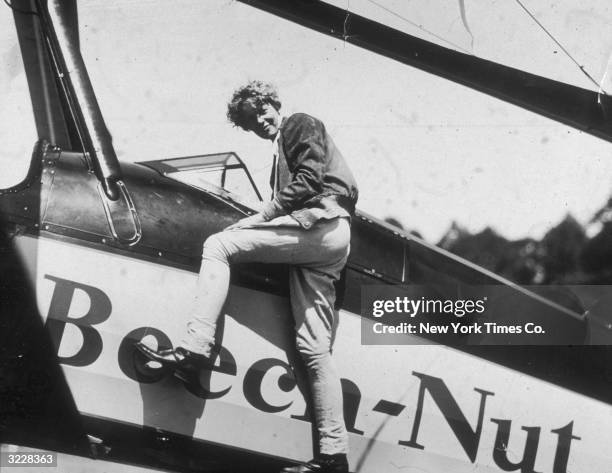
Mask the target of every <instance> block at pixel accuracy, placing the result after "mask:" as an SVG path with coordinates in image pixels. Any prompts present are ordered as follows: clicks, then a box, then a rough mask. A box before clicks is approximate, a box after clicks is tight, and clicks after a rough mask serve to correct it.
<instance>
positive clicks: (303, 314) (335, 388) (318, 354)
mask: <svg viewBox="0 0 612 473" xmlns="http://www.w3.org/2000/svg"><path fill="white" fill-rule="evenodd" d="M349 248H350V225H349V220H348V218H345V217H336V218H333V219H329V220H327V219H321V220H318V221H317V222H316V223H315V224H314V225H313V226H312V228H310V229H308V230H306V229H304V228H302V227H301V226H300V225H299V224H298V223H297V222H296V221H295V220H294V219H293V218H291V217H290V216H282V217H278V218H276V219H274V220H271V221H270V222H265V223H262V224H258V225H256V226H252V227H248V228H240V229H236V230H228V231H224V232H220V233H216V234H214V235H211V236H210V237H209V238H208V239H207V240H206V242H205V243H204V250H203V254H202V266H201V268H200V274H199V277H198V289H197V293H196V296H195V298H194V302H193V307H192V314H191V315H192V318H191V320H190V321H189V322H188V323H187V334H186V336H185V338H184V340H183V341H182V342H181V346H182V347H183V348H185V349H187V350H190V351H193V352H195V353H200V354H203V355H206V356H210V354H211V349H212V347H213V345H214V337H215V331H216V327H217V320H218V319H219V316H220V314H221V310H222V308H223V305H224V303H225V299H226V297H227V293H228V290H229V281H230V267H229V265H230V264H231V263H285V264H288V265H290V281H289V287H290V298H291V309H292V313H293V318H294V321H295V334H296V347H297V350H298V352H299V353H300V355H301V357H302V359H303V360H304V363H305V365H306V369H307V373H308V378H309V382H310V387H311V392H312V406H313V414H314V417H315V423H316V428H317V431H318V436H319V448H320V453H324V454H330V455H331V454H335V453H347V451H348V435H347V432H346V427H345V424H344V418H343V408H342V388H341V385H340V378H339V376H338V374H337V372H336V368H335V366H334V362H333V359H332V356H331V349H332V343H333V338H334V334H335V330H336V327H337V323H338V313H337V312H336V311H335V310H334V303H335V300H336V293H335V288H334V282H335V281H337V280H338V279H339V278H340V273H341V271H342V269H343V268H344V265H345V264H346V260H347V258H348V253H349Z"/></svg>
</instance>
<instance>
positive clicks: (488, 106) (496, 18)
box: [0, 0, 612, 242]
mask: <svg viewBox="0 0 612 473" xmlns="http://www.w3.org/2000/svg"><path fill="white" fill-rule="evenodd" d="M329 3H333V4H335V5H336V6H340V7H342V8H349V9H350V10H351V11H354V12H356V13H359V14H362V15H365V16H369V17H371V18H374V19H376V20H377V21H380V22H384V23H386V24H389V25H390V26H392V27H394V28H398V29H402V30H403V31H405V32H407V33H410V34H414V35H418V36H420V37H422V38H424V39H427V40H430V41H434V42H437V43H439V44H441V45H442V46H445V47H451V48H453V49H456V50H458V51H462V52H466V53H469V54H475V55H477V56H479V57H483V58H486V59H489V60H493V61H496V62H501V63H504V64H508V65H511V66H512V67H518V68H521V69H523V70H527V71H529V72H532V73H536V74H539V75H543V76H546V77H550V78H553V79H555V80H562V81H564V82H567V83H570V84H573V85H576V86H579V87H583V88H587V89H591V90H598V88H599V87H598V86H599V84H600V83H601V84H602V85H603V87H604V90H605V88H606V84H607V82H608V81H609V79H610V78H609V77H608V76H607V72H608V70H610V65H609V64H608V57H609V56H610V55H611V54H610V53H612V34H611V33H612V31H610V30H611V28H612V11H611V7H609V6H608V5H607V4H606V2H605V1H600V0H593V1H589V2H580V6H579V7H577V6H575V5H576V2H570V1H569V0H568V1H560V2H552V3H551V8H544V7H543V6H542V5H543V2H538V1H535V0H530V1H526V0H525V1H523V2H522V4H523V5H525V6H526V7H527V8H528V9H529V10H530V12H531V13H532V14H533V15H535V16H536V18H538V20H539V21H540V22H541V23H542V24H543V25H544V26H546V28H547V30H548V31H549V32H551V34H553V35H554V36H555V37H556V38H557V39H558V41H560V43H561V44H562V45H563V47H564V48H565V49H566V50H567V51H568V52H569V53H570V54H571V56H572V57H573V58H574V60H577V61H578V63H579V64H581V65H583V67H584V69H585V70H586V71H588V72H589V73H590V75H591V76H592V77H593V78H594V79H595V83H593V82H592V81H591V80H590V79H588V78H587V77H586V76H585V75H584V74H583V73H582V71H581V70H580V68H579V67H578V66H577V65H576V64H575V63H574V62H573V60H572V59H570V58H569V57H568V55H566V54H565V53H563V51H562V50H561V49H560V48H559V45H558V44H557V43H555V42H554V41H553V40H552V39H551V38H550V37H549V36H548V35H547V34H546V33H545V32H544V31H543V29H542V28H541V27H539V26H538V25H537V24H536V23H535V22H534V20H533V19H532V18H530V17H529V16H528V14H527V13H526V12H525V11H524V10H523V9H522V8H521V6H520V4H518V3H517V2H514V1H511V0H504V1H501V0H500V1H490V2H484V3H483V2H476V1H469V0H468V1H465V2H459V1H457V2H450V1H444V2H443V1H441V0H439V1H429V2H427V1H424V0H411V1H410V2H405V1H399V0H396V1H393V0H377V1H376V2H374V1H372V0H350V1H346V0H345V1H340V0H338V1H330V2H329ZM461 3H463V4H464V5H465V9H464V10H463V12H462V11H461V8H460V5H461ZM380 5H382V7H381V6H380ZM9 13H10V12H8V8H5V9H4V10H0V42H1V43H0V57H2V58H3V61H4V64H5V65H7V66H8V67H5V68H4V69H2V70H0V91H2V92H0V93H1V94H2V95H1V97H2V99H1V100H2V101H1V102H0V104H1V105H2V106H1V107H0V120H1V121H2V123H3V124H4V125H5V126H4V127H3V128H2V131H0V135H1V136H0V138H1V139H2V140H3V142H4V143H6V147H5V149H4V151H3V152H2V153H1V154H0V165H1V166H2V167H3V169H6V170H7V172H6V173H4V176H3V177H2V179H0V186H1V185H3V182H4V181H7V180H8V181H10V179H13V180H14V179H16V177H17V176H18V175H19V174H20V173H24V170H23V166H21V167H20V166H16V165H15V164H14V163H16V162H17V161H18V160H15V156H24V157H27V158H29V154H30V152H31V149H32V146H33V144H34V141H35V131H34V128H33V125H32V120H31V107H30V105H29V103H28V97H27V86H26V85H25V79H24V77H23V68H22V67H20V63H19V60H20V59H19V55H18V48H17V46H16V40H15V34H14V28H12V26H11V18H10V14H9ZM462 13H463V15H462ZM79 15H80V34H81V49H82V53H83V56H84V59H85V62H86V65H87V67H88V69H89V74H90V77H91V80H92V83H93V85H94V90H95V91H96V94H97V97H98V101H99V103H100V106H101V109H102V112H103V115H104V117H105V120H106V122H107V125H108V127H109V129H110V131H111V133H112V135H113V139H114V144H115V147H116V151H117V154H118V157H119V159H120V160H122V161H136V162H137V161H144V160H152V159H162V158H169V157H178V156H187V155H194V154H208V153H215V152H222V151H229V150H233V151H235V152H237V153H238V155H239V156H240V157H241V158H242V159H243V160H244V161H245V162H246V163H247V165H248V166H249V168H250V169H251V171H252V173H253V174H254V178H255V180H256V182H257V183H258V186H259V187H260V189H262V190H263V194H264V195H268V188H267V182H268V176H269V169H270V164H271V148H270V146H271V145H270V143H269V142H265V141H262V140H260V139H258V138H256V137H255V135H253V134H249V133H245V132H243V131H241V130H238V129H235V128H233V127H232V126H231V125H230V124H229V123H228V122H227V120H226V118H225V110H226V103H227V100H228V98H229V96H230V95H231V93H232V91H233V90H234V89H235V88H236V87H237V86H239V85H241V84H243V83H244V82H245V81H247V80H250V79H261V80H266V81H271V82H273V83H275V84H276V85H277V86H278V89H279V93H280V96H281V99H282V102H283V108H282V111H283V113H284V114H286V115H289V114H291V113H294V112H297V111H299V112H306V113H310V114H312V115H314V116H316V117H318V118H320V119H322V120H323V121H324V123H325V125H326V127H327V129H328V130H329V132H330V134H331V135H332V136H333V138H334V141H335V142H336V144H337V145H338V147H339V148H340V150H341V151H342V153H343V154H344V156H345V158H346V159H347V161H348V163H349V165H350V166H351V168H352V169H353V171H354V174H355V176H356V178H357V180H358V182H359V185H360V191H361V192H360V201H359V203H358V207H359V208H360V209H362V210H364V211H366V212H368V213H370V214H373V215H374V216H376V217H379V218H386V217H394V218H396V219H397V220H399V221H400V222H401V223H402V224H404V225H405V227H407V228H409V229H416V230H418V231H419V232H420V233H421V234H422V235H423V236H424V237H425V238H426V239H427V240H429V241H432V242H437V241H438V240H439V239H440V237H441V236H442V235H443V234H444V233H445V232H446V231H447V229H448V228H449V226H450V225H451V223H452V222H453V221H456V222H458V223H459V224H460V225H462V226H464V227H465V228H467V229H468V230H470V231H472V232H477V231H481V230H482V229H484V228H485V227H487V226H490V227H492V228H494V229H495V230H496V231H497V232H498V233H500V234H502V235H504V236H506V237H508V238H522V237H527V236H530V237H535V238H539V237H541V236H542V235H543V234H544V233H545V232H546V231H547V230H548V229H549V228H550V227H551V226H553V225H555V224H556V223H558V222H559V221H560V220H561V219H562V218H563V217H564V216H565V215H566V214H567V213H571V214H572V215H574V216H575V217H576V218H578V220H579V221H581V222H582V223H586V222H587V221H588V220H589V218H590V217H591V216H592V215H593V214H594V213H595V212H596V211H597V210H598V209H599V208H600V207H601V206H602V205H603V204H604V203H605V202H606V201H607V199H608V197H609V196H610V193H611V190H612V153H611V148H610V146H611V144H610V143H607V142H605V141H602V140H600V139H598V138H595V137H592V136H589V135H587V134H584V133H582V132H579V131H577V130H575V129H573V128H571V127H567V126H565V125H562V124H559V123H557V122H555V121H552V120H549V119H547V118H544V117H541V116H539V115H537V114H534V113H531V112H528V111H526V110H523V109H521V108H520V107H517V106H514V105H510V104H508V103H505V102H503V101H500V100H497V99H494V98H491V97H488V96H485V95H484V94H481V93H479V92H476V91H473V90H471V89H469V88H466V87H464V86H460V85H457V84H455V83H453V82H450V81H448V80H445V79H442V78H439V77H437V76H434V75H431V74H428V73H425V72H422V71H419V70H417V69H414V68H411V67H409V66H406V65H403V64H399V63H397V62H394V61H392V60H390V59H387V58H384V57H382V56H378V55H376V54H373V53H371V52H368V51H365V50H362V49H360V48H358V47H356V46H352V45H350V44H348V43H344V42H342V41H339V40H337V39H334V38H331V37H327V36H324V35H321V34H319V33H316V32H313V31H310V30H308V29H306V28H304V27H301V26H298V25H295V24H293V23H291V22H288V21H286V20H282V19H280V18H277V17H275V16H273V15H270V14H267V13H264V12H261V11H259V10H257V9H254V8H252V7H249V6H247V5H244V4H242V3H239V2H236V1H232V0H210V1H207V2H201V1H196V0H180V1H175V2H167V1H164V2H160V1H158V0H132V1H129V2H127V1H118V0H106V1H102V0H81V1H79ZM466 25H467V26H466ZM610 89H612V87H610ZM28 114H29V115H28ZM26 161H27V159H25V160H23V161H22V162H23V163H25V162H26ZM4 185H6V184H4Z"/></svg>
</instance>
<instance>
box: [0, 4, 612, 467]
mask: <svg viewBox="0 0 612 473" xmlns="http://www.w3.org/2000/svg"><path fill="white" fill-rule="evenodd" d="M244 3H246V4H248V5H251V6H254V7H257V8H260V9H263V10H265V11H268V12H270V13H272V14H274V15H277V16H280V17H283V18H286V19H290V20H291V21H296V22H298V23H299V24H301V25H304V26H307V27H310V28H313V29H315V30H316V31H320V32H324V33H326V34H331V35H333V36H337V37H339V38H340V39H342V40H343V41H353V42H355V44H358V45H359V46H362V47H365V48H367V49H370V50H372V51H375V52H376V53H379V54H384V55H386V56H388V57H391V58H393V59H395V60H399V61H400V62H405V63H407V64H409V65H411V66H414V67H420V68H423V69H425V70H427V71H429V72H432V73H434V74H436V75H441V76H443V77H448V78H450V79H452V80H456V81H459V82H460V83H462V84H464V85H467V86H469V87H472V88H475V89H477V90H479V91H482V92H484V93H487V94H492V95H493V96H495V97H498V98H501V99H503V100H506V101H510V102H512V103H515V104H519V105H520V106H522V107H524V108H527V109H529V110H533V111H536V112H537V113H540V114H544V115H546V116H550V117H552V118H554V119H555V120H558V121H561V122H563V123H566V124H569V125H571V126H574V127H576V128H579V129H582V130H584V131H586V132H588V133H591V134H594V135H595V136H598V137H601V138H603V139H606V140H610V137H611V135H610V133H611V131H610V130H611V129H610V127H609V120H608V119H607V118H606V115H605V114H604V113H603V112H602V108H601V107H598V106H597V105H595V104H596V103H597V101H596V100H591V99H593V98H594V96H595V94H594V93H592V92H589V91H585V90H583V89H579V88H577V87H573V86H569V85H566V84H560V83H556V82H554V81H552V80H550V79H545V78H542V77H538V76H534V75H529V74H526V73H524V72H518V71H514V70H511V69H510V68H507V67H505V66H500V65H497V64H494V63H490V62H487V61H484V60H481V59H478V58H473V57H470V58H467V57H465V56H462V55H459V54H457V53H456V52H452V51H448V50H447V49H445V48H443V47H440V46H437V45H434V44H431V43H428V42H425V41H423V40H420V39H417V38H413V37H410V36H409V35H407V34H405V33H401V32H398V31H396V30H392V29H390V28H388V27H386V26H384V25H381V24H379V23H376V22H374V21H372V20H368V19H366V18H363V17H359V16H358V15H352V17H351V28H353V35H352V36H351V37H346V35H343V34H342V32H343V29H342V26H343V25H344V24H345V21H346V12H345V11H344V10H342V9H340V8H337V7H334V6H332V5H329V4H325V3H323V2H282V1H272V0H257V1H254V0H250V1H245V2H244ZM11 5H12V8H14V18H15V24H16V27H17V33H18V36H19V41H20V47H21V52H22V56H23V60H24V65H25V69H26V73H27V76H28V82H29V85H30V91H31V95H32V103H33V108H34V111H35V119H36V126H37V132H38V137H39V139H38V141H37V142H36V144H35V145H34V150H33V153H32V157H31V162H30V167H29V170H28V174H27V176H26V177H25V179H24V180H23V181H22V182H19V183H15V185H13V186H11V187H8V188H5V189H3V190H0V228H2V232H1V238H2V240H1V244H0V251H2V258H1V259H0V265H1V266H0V267H1V269H2V274H3V275H4V277H3V281H2V289H1V292H0V300H1V301H2V302H1V306H0V307H1V312H0V315H1V318H0V320H1V322H0V323H1V324H2V325H1V326H2V331H1V333H2V344H1V346H2V348H1V350H2V351H1V352H0V353H1V359H2V361H1V365H0V366H1V368H2V372H3V376H2V379H3V381H2V385H1V386H2V389H1V390H0V396H1V398H2V407H1V408H0V409H1V411H0V413H1V414H2V416H1V417H0V429H1V430H0V432H1V435H2V437H1V438H0V440H1V442H2V443H4V444H11V445H23V446H26V447H30V448H36V449H43V450H50V451H56V452H61V453H64V454H69V455H76V456H78V457H83V458H90V459H91V458H95V459H96V460H95V461H94V462H93V463H96V462H98V463H100V462H103V464H105V465H112V464H116V463H118V464H121V465H138V466H142V467H147V468H152V469H162V470H166V471H210V472H213V471H219V472H220V471H236V472H238V471H245V472H246V471H274V470H275V469H277V468H278V465H281V464H284V462H286V461H302V460H307V459H308V458H310V457H311V456H312V445H313V441H312V437H313V432H312V428H311V425H310V422H309V420H310V417H309V412H308V403H307V401H306V399H307V395H306V393H305V392H304V387H303V386H304V384H303V381H302V379H303V373H301V370H300V364H299V361H298V360H297V359H296V354H295V352H294V349H293V341H292V339H293V337H292V326H291V315H290V310H289V304H288V291H287V284H286V277H285V275H286V269H287V268H284V267H282V266H275V265H243V266H240V267H237V268H235V269H234V272H233V275H232V288H231V291H230V296H229V298H228V301H227V303H226V306H225V309H224V312H225V317H224V322H223V324H222V327H221V329H220V330H219V334H218V337H219V344H218V355H217V359H216V363H215V366H214V367H213V368H211V369H210V370H205V371H203V373H202V376H201V378H200V383H199V384H197V385H192V384H186V383H184V382H181V381H180V380H178V379H176V378H174V377H172V376H170V375H169V374H168V373H167V372H165V371H164V370H163V369H160V368H159V367H156V366H154V365H151V364H149V363H147V362H146V360H144V359H142V358H141V357H139V355H138V353H137V352H136V351H135V350H134V344H135V343H136V342H137V341H140V340H144V341H147V342H148V343H151V344H153V345H158V346H164V347H171V346H173V344H175V343H177V341H178V340H179V339H180V335H181V330H182V328H183V327H184V324H185V322H186V314H185V311H184V307H185V306H186V302H187V301H189V299H190V297H191V296H192V294H193V290H194V288H195V281H196V278H197V271H198V268H199V263H200V256H201V247H202V243H203V241H204V240H205V238H206V237H207V236H208V235H210V234H212V233H215V232H218V231H220V230H222V229H223V228H225V227H227V226H228V225H230V224H231V223H233V222H235V221H236V220H238V219H239V218H241V217H243V216H245V215H249V214H251V213H253V212H254V210H253V207H252V206H251V205H250V204H249V202H251V201H252V200H261V193H260V191H259V190H258V189H257V186H256V185H255V183H254V180H253V178H252V176H251V174H250V171H249V169H248V168H247V166H246V165H245V164H244V162H243V160H242V158H241V157H240V156H238V155H237V154H236V153H235V152H232V151H228V150H219V152H216V153H210V154H194V155H189V156H180V157H175V156H170V157H166V158H162V159H157V160H147V161H141V162H138V163H127V162H123V163H121V164H120V163H119V161H118V159H117V157H116V153H115V150H114V147H113V142H112V138H111V136H110V133H109V131H108V129H107V127H106V125H105V122H104V119H103V116H102V112H101V110H100V107H99V105H98V103H97V100H96V95H95V92H94V90H93V86H92V84H91V81H90V80H89V78H88V74H87V70H86V67H85V64H84V61H83V59H82V57H81V54H80V51H79V45H78V32H77V18H76V16H77V14H76V2H73V1H62V0H49V1H48V2H46V4H45V2H43V1H41V0H35V1H25V0H23V1H13V2H12V4H11ZM415 50H416V51H423V52H424V53H423V54H414V51H415ZM425 52H426V53H427V54H425ZM485 71H486V74H483V72H485ZM601 100H603V101H604V103H605V104H606V106H607V105H608V103H609V99H608V97H607V96H604V97H602V98H601ZM585 101H586V103H589V104H592V108H588V107H585V105H584V103H585ZM604 109H605V107H604ZM229 148H231V146H228V149H229ZM233 189H240V193H241V194H240V195H238V194H237V193H236V192H235V191H233ZM248 193H250V194H251V196H249V195H247V194H248ZM352 228H353V230H352V232H353V237H352V241H351V247H352V251H351V257H350V259H349V263H348V265H347V269H346V275H345V277H344V281H343V284H342V286H343V287H342V288H339V291H340V293H342V294H343V296H342V308H341V310H340V319H341V321H340V328H339V330H338V334H337V339H336V342H335V348H334V350H335V357H336V360H337V364H338V367H339V371H340V373H341V374H342V385H343V391H344V404H345V420H346V423H347V428H348V430H349V432H350V443H351V454H350V464H351V469H352V471H355V472H363V473H381V472H385V473H386V472H392V471H399V470H402V469H404V470H408V469H419V470H423V471H452V472H463V471H465V472H467V471H478V472H500V471H520V472H522V473H527V472H536V471H537V472H542V473H549V472H550V473H566V472H574V471H605V470H606V468H607V467H608V465H609V464H610V460H611V456H610V453H609V449H608V448H607V440H608V439H609V438H610V434H612V423H611V422H610V420H611V415H610V403H611V402H612V398H611V396H610V392H609V389H608V386H609V384H608V383H607V381H609V380H610V378H611V377H612V372H611V371H610V366H612V364H611V363H610V361H612V352H611V351H610V349H609V346H608V344H609V343H610V341H611V339H612V334H611V333H610V328H611V326H610V324H609V321H608V320H607V319H606V317H605V315H602V312H605V310H604V311H595V310H590V311H587V310H586V309H585V307H587V306H588V307H591V305H592V304H591V305H589V304H587V303H585V300H593V299H597V298H602V297H603V296H605V288H601V289H600V290H599V291H600V292H597V294H595V295H593V294H591V293H590V292H588V291H586V290H585V289H583V288H579V287H577V288H558V289H554V288H553V289H551V288H543V289H542V290H539V291H538V290H537V289H534V288H530V289H526V288H523V287H521V286H519V285H517V284H515V283H513V282H512V281H508V280H506V279H504V278H502V277H500V276H498V275H497V274H495V273H493V272H491V271H488V270H486V269H484V268H481V267H479V266H477V265H475V264H473V263H471V262H469V261H467V260H464V259H462V258H460V257H458V256H456V255H453V254H451V253H449V252H447V251H444V250H442V249H440V248H438V247H436V246H435V245H432V244H430V243H428V242H426V241H425V240H423V239H421V238H419V237H417V236H414V235H411V234H409V233H407V232H404V231H402V230H400V229H398V228H397V227H394V226H392V225H390V224H388V223H385V222H384V221H382V220H380V219H378V218H376V217H374V216H372V215H369V214H367V213H365V212H361V211H357V213H356V215H355V217H354V218H353V222H352ZM589 290H590V291H593V288H590V289H589ZM581 291H582V292H581ZM486 294H493V295H495V296H496V301H497V302H496V303H495V304H493V302H491V304H490V306H489V307H488V310H487V311H486V316H487V319H486V320H487V321H488V322H489V323H492V324H498V325H500V326H502V325H504V326H506V325H507V324H510V323H519V324H521V325H522V326H524V327H525V326H526V325H527V324H529V323H535V324H541V325H543V326H546V327H547V329H550V330H551V331H554V333H550V334H549V335H548V337H546V336H539V335H534V334H523V336H521V337H519V338H516V337H515V335H516V334H511V335H508V334H507V333H494V334H492V335H489V334H484V335H483V334H481V333H465V334H464V335H462V336H460V337H446V336H444V334H442V335H443V336H442V337H438V336H436V334H430V333H426V332H420V333H419V334H418V335H414V334H410V333H409V334H405V333H394V334H393V335H394V336H391V337H390V336H388V333H385V334H383V335H382V336H380V337H379V336H378V335H381V334H380V333H379V332H377V330H379V331H384V330H385V327H393V326H395V324H396V323H398V324H399V325H401V323H400V322H401V321H403V320H405V318H403V317H401V316H398V315H397V314H395V316H394V317H391V318H388V319H387V318H385V319H381V320H382V322H378V319H377V318H376V316H372V314H371V313H370V312H368V310H364V305H365V306H367V304H365V303H364V300H365V301H367V302H372V301H374V300H378V299H377V298H379V297H383V298H385V299H389V300H391V299H393V298H395V297H401V298H403V297H409V298H411V299H412V300H428V299H437V300H441V299H444V300H453V301H456V300H457V299H458V298H461V297H463V298H471V299H474V298H479V297H480V298H482V297H486ZM589 297H590V298H591V299H588V298H589ZM491 299H494V297H491ZM602 300H605V299H602ZM368 307H369V306H368ZM432 317H433V316H432ZM431 320H432V319H431V317H430V318H428V319H427V322H431ZM427 322H425V323H427ZM460 322H461V323H459V322H458V323H459V325H460V326H463V327H467V326H469V325H470V324H471V323H472V319H469V318H466V319H465V321H464V320H461V321H460ZM399 325H398V326H399ZM387 330H388V329H387ZM466 330H467V329H466ZM364 334H370V335H371V336H372V338H368V337H365V336H364ZM517 340H520V342H517ZM517 345H518V346H517ZM568 345H571V346H568ZM60 427H61V428H60Z"/></svg>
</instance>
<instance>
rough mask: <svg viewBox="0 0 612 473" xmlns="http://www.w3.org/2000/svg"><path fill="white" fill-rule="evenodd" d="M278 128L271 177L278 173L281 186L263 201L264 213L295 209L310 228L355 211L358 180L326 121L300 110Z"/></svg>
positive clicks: (275, 214)
mask: <svg viewBox="0 0 612 473" xmlns="http://www.w3.org/2000/svg"><path fill="white" fill-rule="evenodd" d="M279 133H280V136H279V142H278V150H279V155H278V166H277V169H273V170H272V173H273V174H272V176H271V179H270V182H271V184H273V183H274V182H275V180H276V179H278V184H279V185H278V192H276V194H275V195H274V198H273V199H272V201H271V202H269V203H268V204H266V205H265V206H264V208H263V210H262V214H263V216H264V218H265V219H266V220H272V219H273V218H276V217H278V216H281V215H286V214H290V215H291V216H292V217H293V218H294V219H295V220H297V221H298V222H299V223H300V224H301V225H302V226H303V227H305V228H309V227H310V226H312V225H313V224H314V223H315V222H316V221H317V220H319V219H321V218H334V217H341V216H347V217H348V216H350V215H352V214H353V213H354V212H355V205H356V203H357V199H358V195H359V191H358V188H357V183H356V181H355V178H354V177H353V174H352V173H351V171H350V169H349V167H348V165H347V164H346V161H345V160H344V157H343V156H342V154H341V153H340V151H339V150H338V148H337V147H336V145H335V144H334V142H333V140H332V138H331V136H329V134H328V133H327V130H326V129H325V125H323V123H322V122H321V121H320V120H318V119H316V118H314V117H312V116H310V115H307V114H305V113H296V114H294V115H291V116H290V117H289V118H286V119H284V120H283V122H282V124H281V127H280V131H279ZM275 172H278V176H276V175H275Z"/></svg>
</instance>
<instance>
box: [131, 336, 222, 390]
mask: <svg viewBox="0 0 612 473" xmlns="http://www.w3.org/2000/svg"><path fill="white" fill-rule="evenodd" d="M135 347H136V349H137V350H138V351H139V352H140V353H142V354H143V355H144V356H146V357H147V358H148V359H149V360H151V361H156V362H158V363H161V364H162V366H164V367H165V368H168V369H171V370H172V371H173V372H174V375H175V376H176V377H177V378H179V379H182V380H184V381H187V382H192V381H194V380H196V379H197V378H198V377H199V373H200V370H201V369H203V368H206V367H207V366H211V365H212V363H211V361H210V359H209V358H208V357H206V356H204V355H200V354H199V353H194V352H192V351H189V350H186V349H184V348H182V347H176V348H166V349H162V350H153V349H152V348H149V347H148V346H147V345H145V344H144V343H142V342H138V343H136V344H135Z"/></svg>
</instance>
